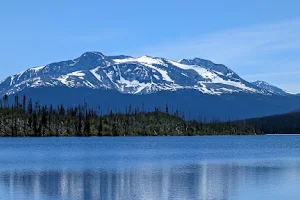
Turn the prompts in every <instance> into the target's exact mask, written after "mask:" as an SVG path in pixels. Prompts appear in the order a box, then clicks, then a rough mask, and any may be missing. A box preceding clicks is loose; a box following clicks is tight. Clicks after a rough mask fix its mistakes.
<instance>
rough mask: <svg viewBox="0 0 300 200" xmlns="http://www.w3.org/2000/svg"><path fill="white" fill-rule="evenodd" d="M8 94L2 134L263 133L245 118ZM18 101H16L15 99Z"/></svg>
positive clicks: (2, 103)
mask: <svg viewBox="0 0 300 200" xmlns="http://www.w3.org/2000/svg"><path fill="white" fill-rule="evenodd" d="M9 98H11V97H9V96H7V95H5V96H4V97H3V98H2V99H1V100H0V136H2V137H46V136H57V137H60V136H77V137H81V136H169V135H170V136H175V135H176V136H186V135H189V136H193V135H247V134H262V131H260V130H259V129H256V128H255V126H253V125H249V124H247V123H245V121H243V122H226V123H221V122H217V121H215V122H205V121H202V120H198V121H197V120H193V121H191V120H189V121H188V120H185V116H184V113H182V112H179V111H178V110H176V111H175V112H172V113H170V111H169V108H168V105H166V107H165V108H164V109H160V108H155V109H154V110H153V111H144V108H142V109H140V108H138V107H136V108H132V107H131V106H130V105H129V106H128V107H127V108H126V111H125V112H116V111H113V110H110V111H109V112H108V113H106V114H102V113H103V112H102V109H101V108H100V107H98V108H97V109H95V108H90V107H89V106H88V104H86V103H85V104H84V105H78V106H70V107H65V106H63V105H58V106H53V105H41V104H40V103H39V102H33V100H32V99H28V98H27V97H26V96H23V97H19V96H14V97H13V98H14V99H9ZM11 102H14V103H11Z"/></svg>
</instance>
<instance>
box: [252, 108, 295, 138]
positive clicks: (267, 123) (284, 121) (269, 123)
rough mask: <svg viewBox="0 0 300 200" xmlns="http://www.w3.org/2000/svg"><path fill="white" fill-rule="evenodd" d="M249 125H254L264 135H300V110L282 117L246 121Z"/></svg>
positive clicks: (275, 116)
mask: <svg viewBox="0 0 300 200" xmlns="http://www.w3.org/2000/svg"><path fill="white" fill-rule="evenodd" d="M246 123H247V124H249V125H254V126H255V127H256V128H257V129H260V130H263V131H264V133H269V134H271V133H272V134H277V133H286V134H289V133H290V134H292V133H298V134H300V110H299V111H294V112H290V113H287V114H282V115H274V116H268V117H262V118H255V119H249V120H246Z"/></svg>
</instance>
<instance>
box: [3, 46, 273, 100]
mask: <svg viewBox="0 0 300 200" xmlns="http://www.w3.org/2000/svg"><path fill="white" fill-rule="evenodd" d="M57 86H67V87H69V88H91V89H106V90H115V91H118V92H120V93H123V94H150V93H155V92H158V91H177V90H191V89H192V90H196V91H199V92H201V93H204V94H211V95H221V94H227V93H238V92H245V93H253V94H268V92H267V91H265V90H264V89H262V88H260V87H257V86H255V85H253V84H251V83H249V82H247V81H245V80H244V79H242V78H241V77H239V76H238V75H237V74H236V73H235V72H233V71H232V70H230V69H229V68H227V67H225V66H224V65H218V64H214V63H212V62H211V61H207V60H202V59H199V58H195V59H193V60H187V59H183V60H181V61H180V62H175V61H172V60H170V59H165V58H154V57H150V56H142V57H139V58H133V57H130V56H123V55H122V56H105V55H103V54H102V53H99V52H87V53H84V54H83V55H82V56H80V57H79V58H77V59H74V60H68V61H62V62H57V63H51V64H48V65H45V66H40V67H34V68H30V69H28V70H26V71H24V72H21V73H18V74H16V75H13V76H10V77H8V78H6V79H5V80H4V81H2V82H1V83H0V94H2V95H3V94H13V93H16V92H19V91H22V90H24V89H26V88H39V87H57Z"/></svg>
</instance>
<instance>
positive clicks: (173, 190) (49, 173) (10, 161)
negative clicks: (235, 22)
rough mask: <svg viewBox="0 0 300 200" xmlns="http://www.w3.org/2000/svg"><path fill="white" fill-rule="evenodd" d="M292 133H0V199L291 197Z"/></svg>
mask: <svg viewBox="0 0 300 200" xmlns="http://www.w3.org/2000/svg"><path fill="white" fill-rule="evenodd" d="M299 189H300V136H248V137H242V136H241V137H233V136H228V137H132V138H121V137H119V138H0V199H1V200H3V199H4V200H5V199H17V200H19V199H20V200H22V199H29V200H34V199H45V200H48V199H49V200H54V199H63V200H77V199H78V200H81V199H84V200H89V199H109V200H110V199H124V200H125V199H126V200H135V199H136V200H139V199H145V200H146V199H149V200H152V199H155V200H156V199H158V200H161V199H162V200H163V199H178V200H184V199H188V200H193V199H199V200H226V199H233V200H238V199H239V200H249V199H251V200H252V199H255V200H260V199H261V200H266V199H272V200H281V199H283V200H293V199H295V200H299V199H300V190H299Z"/></svg>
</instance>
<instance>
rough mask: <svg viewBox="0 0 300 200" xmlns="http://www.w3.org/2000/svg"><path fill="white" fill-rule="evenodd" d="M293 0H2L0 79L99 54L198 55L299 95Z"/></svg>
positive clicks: (299, 17) (299, 36) (299, 26)
mask: <svg viewBox="0 0 300 200" xmlns="http://www.w3.org/2000/svg"><path fill="white" fill-rule="evenodd" d="M299 8H300V1H298V0H243V1H241V0H226V1H224V0H181V1H179V0H178V1H176V0H107V1H106V0H94V1H92V0H85V1H82V0H80V1H77V0H51V1H46V0H27V1H23V0H10V1H2V2H1V6H0V27H1V29H0V30H1V32H0V34H1V35H0V36H1V37H0V52H1V53H0V61H1V72H0V79H4V78H5V77H6V76H9V75H12V74H15V73H17V72H20V71H22V70H25V69H27V68H30V67H34V66H39V65H44V64H48V63H51V62H54V61H61V60H66V59H73V58H76V57H78V56H79V55H81V54H82V53H83V52H85V51H100V52H103V53H104V54H107V55H114V54H126V55H133V56H140V55H144V54H147V55H153V56H161V57H168V58H170V59H174V60H177V59H181V58H193V57H200V58H205V59H210V60H212V61H215V62H217V63H223V64H226V65H228V66H229V67H230V68H232V69H233V70H234V71H236V72H237V73H238V74H240V75H241V76H242V77H244V78H245V79H246V80H249V81H252V80H257V79H259V80H265V81H268V82H270V83H272V84H275V85H277V86H280V87H282V88H284V89H287V90H290V91H292V92H300V12H299Z"/></svg>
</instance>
